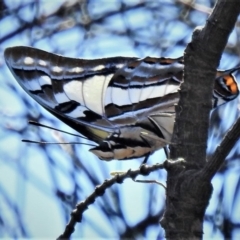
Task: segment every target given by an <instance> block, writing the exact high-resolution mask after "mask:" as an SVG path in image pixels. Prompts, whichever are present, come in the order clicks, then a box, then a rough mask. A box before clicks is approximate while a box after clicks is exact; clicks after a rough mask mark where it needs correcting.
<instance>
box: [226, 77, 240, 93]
mask: <svg viewBox="0 0 240 240" xmlns="http://www.w3.org/2000/svg"><path fill="white" fill-rule="evenodd" d="M224 80H225V83H226V85H227V86H228V88H229V89H230V91H231V92H232V93H233V94H236V93H237V92H238V87H237V84H236V82H235V81H234V78H233V76H231V75H227V76H224Z"/></svg>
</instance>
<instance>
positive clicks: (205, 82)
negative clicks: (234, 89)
mask: <svg viewBox="0 0 240 240" xmlns="http://www.w3.org/2000/svg"><path fill="white" fill-rule="evenodd" d="M239 12H240V1H229V0H219V1H218V2H217V4H216V6H215V8H214V10H213V12H212V14H211V15H210V17H209V19H208V20H207V22H206V25H205V26H204V27H203V28H197V29H196V30H195V31H194V33H193V36H192V42H191V43H189V44H188V46H187V48H186V51H185V54H184V66H185V67H184V82H183V84H182V85H181V89H180V92H179V94H180V99H179V104H178V106H176V123H175V126H174V132H173V137H172V142H174V143H175V145H172V146H171V148H170V150H171V152H170V157H171V159H175V158H180V157H182V158H184V160H186V163H187V166H188V167H187V168H186V169H185V170H182V171H181V172H180V171H177V170H175V169H171V170H169V171H168V178H167V200H166V212H165V215H164V218H163V219H162V220H161V224H162V226H163V227H164V228H165V230H166V237H167V238H169V239H196V238H197V239H198V238H202V234H203V231H202V228H203V218H204V213H205V209H206V207H207V205H208V202H209V199H210V197H211V192H212V186H211V182H210V180H209V179H208V181H203V178H202V176H201V173H202V172H201V169H202V168H203V167H204V165H205V164H206V148H207V137H208V127H209V113H210V111H211V108H212V92H213V85H214V79H215V75H216V68H217V66H218V65H219V61H220V58H221V55H222V52H223V50H224V47H225V45H226V43H227V40H228V37H229V35H230V33H231V31H232V29H233V27H234V25H235V22H236V20H237V17H238V14H239ZM212 174H213V173H212Z"/></svg>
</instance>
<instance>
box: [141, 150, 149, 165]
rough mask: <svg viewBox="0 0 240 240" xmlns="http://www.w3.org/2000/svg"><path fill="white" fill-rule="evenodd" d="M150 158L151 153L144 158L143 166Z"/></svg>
mask: <svg viewBox="0 0 240 240" xmlns="http://www.w3.org/2000/svg"><path fill="white" fill-rule="evenodd" d="M149 157H150V153H148V154H147V156H146V157H145V158H144V160H143V162H142V164H141V165H143V164H146V163H147V161H148V159H149Z"/></svg>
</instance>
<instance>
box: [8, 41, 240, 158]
mask: <svg viewBox="0 0 240 240" xmlns="http://www.w3.org/2000/svg"><path fill="white" fill-rule="evenodd" d="M4 56H5V60H6V63H7V65H8V67H9V69H10V70H11V72H12V74H13V75H14V76H15V78H16V80H17V81H18V83H19V84H20V85H21V87H22V88H23V89H24V90H25V91H26V92H27V93H28V94H29V95H30V96H31V97H32V98H34V99H35V100H36V101H37V102H38V103H39V104H40V105H42V106H43V107H44V108H45V109H47V110H48V111H49V112H50V113H52V114H53V115H54V116H56V117H57V118H59V119H60V120H61V121H63V122H64V123H66V124H67V125H69V126H70V127H72V128H73V129H75V130H76V131H77V132H79V133H80V134H82V135H83V136H85V137H87V138H88V139H89V140H91V141H94V142H95V143H97V144H98V145H97V146H96V147H94V148H92V149H90V151H91V152H92V153H94V154H95V155H96V156H98V157H99V158H100V159H102V160H107V161H109V160H112V159H117V160H127V159H132V158H138V157H143V156H146V155H148V154H150V153H152V152H154V151H156V150H158V149H160V148H163V147H165V146H166V145H167V144H169V143H170V141H171V136H172V133H173V125H174V121H175V104H177V103H178V100H179V93H178V90H179V86H180V84H181V82H182V73H183V66H184V65H183V58H182V57H180V58H175V59H174V58H164V57H161V58H153V57H145V58H143V59H139V58H134V57H112V58H103V59H96V60H86V59H77V58H68V57H63V56H60V55H56V54H53V53H48V52H46V51H43V50H39V49H35V48H31V47H23V46H20V47H12V48H7V49H6V50H5V53H4ZM237 69H238V68H235V69H230V70H227V71H217V72H216V78H215V86H214V90H213V98H212V103H213V108H215V107H217V106H219V105H221V104H223V103H225V102H227V101H230V100H233V99H234V98H236V97H237V96H238V94H239V90H238V86H237V83H236V80H235V77H234V75H233V74H232V72H233V71H236V70H237Z"/></svg>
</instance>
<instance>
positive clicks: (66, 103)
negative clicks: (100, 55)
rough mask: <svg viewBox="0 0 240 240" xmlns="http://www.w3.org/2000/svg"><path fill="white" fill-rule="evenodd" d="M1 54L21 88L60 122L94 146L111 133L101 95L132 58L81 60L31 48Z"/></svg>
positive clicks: (9, 50) (111, 129)
mask: <svg viewBox="0 0 240 240" xmlns="http://www.w3.org/2000/svg"><path fill="white" fill-rule="evenodd" d="M4 54H5V59H6V62H7V65H8V67H9V69H10V70H11V72H12V73H13V75H14V76H15V78H16V79H17V81H18V83H19V84H20V85H21V86H22V88H23V89H24V90H25V91H26V92H27V93H28V94H29V95H30V96H31V97H33V98H34V99H35V100H36V101H37V102H38V103H40V104H41V105H42V106H43V107H44V108H46V109H47V110H48V111H50V112H51V113H52V114H54V115H55V116H57V117H58V118H59V119H60V120H62V121H63V122H65V123H66V124H68V125H69V126H71V127H72V128H74V129H75V130H76V131H78V132H80V133H81V134H83V135H85V136H86V137H88V138H89V139H90V140H93V141H95V142H101V141H102V140H103V139H105V138H106V137H107V136H108V134H109V133H111V132H113V131H114V126H113V125H112V124H111V123H110V122H109V121H108V120H107V119H106V117H105V113H104V107H103V102H104V96H105V92H104V91H105V90H106V86H107V85H108V83H109V82H110V80H111V78H112V76H113V75H114V73H115V72H116V71H117V70H118V69H119V68H121V67H122V66H123V65H124V64H125V63H126V62H129V61H131V60H133V59H134V58H123V57H117V58H108V59H98V60H82V59H76V58H66V57H62V56H59V55H56V54H52V53H48V52H45V51H42V50H39V49H35V48H30V47H13V48H8V49H6V50H5V53H4Z"/></svg>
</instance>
